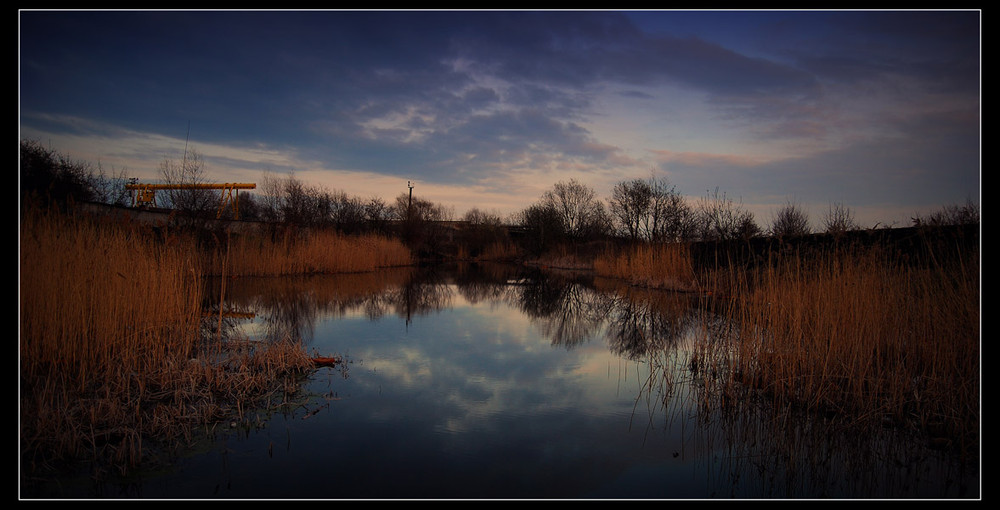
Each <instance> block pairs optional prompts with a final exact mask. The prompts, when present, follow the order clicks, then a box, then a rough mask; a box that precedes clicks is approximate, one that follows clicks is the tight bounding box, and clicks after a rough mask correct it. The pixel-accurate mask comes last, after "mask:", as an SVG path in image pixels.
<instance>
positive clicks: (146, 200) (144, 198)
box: [125, 182, 257, 219]
mask: <svg viewBox="0 0 1000 510" xmlns="http://www.w3.org/2000/svg"><path fill="white" fill-rule="evenodd" d="M256 187H257V185H256V184H254V183H252V182H251V183H245V182H244V183H240V182H227V183H224V184H138V183H130V184H126V185H125V189H127V190H132V191H135V194H134V195H133V196H132V207H147V206H150V205H152V206H154V207H155V206H156V190H178V189H218V190H222V201H221V202H220V203H219V212H218V214H216V218H221V217H222V211H224V210H225V209H226V206H227V205H229V204H232V206H233V213H234V214H235V215H236V218H237V219H239V217H240V195H239V193H240V192H239V190H241V189H255V188H256Z"/></svg>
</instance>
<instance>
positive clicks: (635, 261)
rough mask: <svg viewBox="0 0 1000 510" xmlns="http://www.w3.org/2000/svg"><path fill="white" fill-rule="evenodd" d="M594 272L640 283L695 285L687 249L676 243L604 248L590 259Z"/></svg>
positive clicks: (660, 286) (683, 287)
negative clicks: (618, 248) (610, 250)
mask: <svg viewBox="0 0 1000 510" xmlns="http://www.w3.org/2000/svg"><path fill="white" fill-rule="evenodd" d="M594 272H595V273H596V274H597V275H599V276H605V277H609V278H618V279H622V280H625V281H626V282H628V283H630V284H632V285H637V286H641V287H651V288H657V289H669V290H678V291H694V290H697V289H698V283H697V280H696V278H695V272H694V266H693V264H692V261H691V254H690V251H689V250H688V247H687V246H686V245H684V244H680V243H665V244H664V243H656V244H638V245H633V246H630V247H628V248H625V249H623V250H620V251H615V252H605V253H604V254H602V255H600V256H598V257H597V258H596V259H595V260H594Z"/></svg>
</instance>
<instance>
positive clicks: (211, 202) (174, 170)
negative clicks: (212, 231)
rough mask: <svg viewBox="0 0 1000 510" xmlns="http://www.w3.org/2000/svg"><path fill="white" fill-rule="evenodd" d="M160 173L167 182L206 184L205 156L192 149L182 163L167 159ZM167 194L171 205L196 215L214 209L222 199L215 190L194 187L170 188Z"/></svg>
mask: <svg viewBox="0 0 1000 510" xmlns="http://www.w3.org/2000/svg"><path fill="white" fill-rule="evenodd" d="M160 175H161V176H162V177H163V181H164V182H165V183H166V184H174V185H190V184H204V183H205V182H206V179H205V162H204V158H202V156H201V155H200V154H198V152H196V151H195V150H193V149H192V150H190V151H187V152H186V153H185V155H184V159H182V160H181V162H180V163H178V162H176V161H173V160H170V159H165V160H163V162H162V163H161V164H160ZM166 194H167V203H168V204H169V206H170V207H172V208H174V209H177V210H180V211H184V212H187V213H192V214H196V215H198V214H204V213H207V212H210V211H212V210H213V209H214V208H215V207H216V205H217V204H218V203H219V199H220V197H219V194H218V192H216V191H215V190H211V189H196V188H193V187H191V188H185V189H170V190H167V193H166Z"/></svg>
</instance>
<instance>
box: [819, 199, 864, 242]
mask: <svg viewBox="0 0 1000 510" xmlns="http://www.w3.org/2000/svg"><path fill="white" fill-rule="evenodd" d="M859 228H861V227H860V226H859V225H858V224H857V222H856V221H854V213H853V212H852V211H851V209H850V208H848V207H847V206H845V205H844V204H842V203H839V202H837V203H833V204H830V208H829V210H827V212H826V214H825V215H824V216H823V231H824V232H826V233H827V234H834V235H839V234H843V233H845V232H849V231H851V230H858V229H859Z"/></svg>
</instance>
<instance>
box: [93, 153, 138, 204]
mask: <svg viewBox="0 0 1000 510" xmlns="http://www.w3.org/2000/svg"><path fill="white" fill-rule="evenodd" d="M89 180H90V189H91V190H93V194H94V200H96V201H98V202H101V203H105V204H111V205H129V203H130V198H131V195H130V193H129V190H127V189H125V184H126V183H128V172H127V171H126V169H125V168H122V169H121V170H115V167H113V166H112V167H111V172H110V173H107V172H105V171H104V165H102V164H101V162H100V161H98V162H97V172H96V173H94V174H92V175H91V176H90V179H89Z"/></svg>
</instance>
